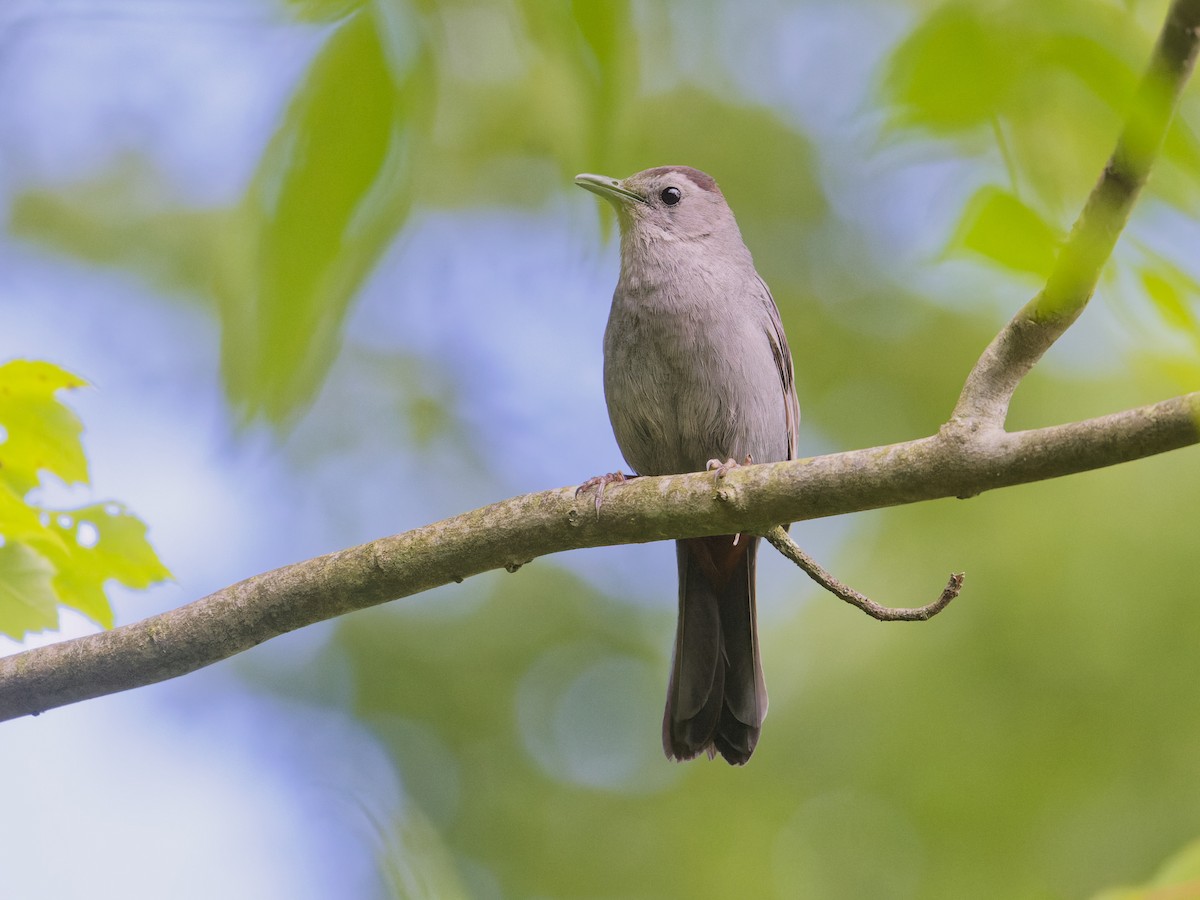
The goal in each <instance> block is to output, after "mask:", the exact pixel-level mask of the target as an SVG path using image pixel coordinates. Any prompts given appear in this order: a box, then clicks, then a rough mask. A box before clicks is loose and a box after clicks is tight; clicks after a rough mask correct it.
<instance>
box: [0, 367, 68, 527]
mask: <svg viewBox="0 0 1200 900" xmlns="http://www.w3.org/2000/svg"><path fill="white" fill-rule="evenodd" d="M86 384H87V382H86V381H84V380H83V379H82V378H79V377H78V376H76V375H72V374H71V373H70V372H67V371H64V370H63V369H60V368H59V367H58V366H55V365H52V364H51V363H48V362H39V361H34V360H26V359H17V360H12V361H11V362H7V363H5V364H3V365H0V429H2V433H0V481H4V482H6V483H7V485H8V487H9V488H10V489H11V490H12V491H13V492H15V493H16V494H17V495H18V496H21V497H23V496H24V495H25V494H26V493H27V492H28V491H29V490H30V489H31V488H32V487H33V486H34V485H36V484H37V483H38V479H39V473H41V472H50V473H51V474H53V475H57V476H58V477H59V478H61V479H62V480H63V481H65V482H66V483H67V484H74V483H86V482H87V479H88V473H87V459H86V458H85V457H84V455H83V445H82V444H81V443H80V440H79V435H80V434H81V433H82V431H83V425H82V424H81V423H80V421H79V419H78V417H77V416H76V415H75V414H74V413H73V412H71V410H70V409H68V408H67V407H66V406H64V405H63V404H61V403H60V402H59V401H58V400H57V399H56V398H55V394H56V393H57V392H58V391H60V390H63V389H65V388H78V387H83V386H84V385H86ZM3 521H4V520H3V519H0V524H2V523H3Z"/></svg>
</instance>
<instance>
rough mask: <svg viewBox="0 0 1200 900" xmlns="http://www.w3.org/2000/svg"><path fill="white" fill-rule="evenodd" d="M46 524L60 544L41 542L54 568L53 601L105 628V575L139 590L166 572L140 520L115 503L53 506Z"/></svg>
mask: <svg viewBox="0 0 1200 900" xmlns="http://www.w3.org/2000/svg"><path fill="white" fill-rule="evenodd" d="M51 528H52V529H53V531H54V532H55V533H56V535H57V536H58V538H59V546H60V547H61V548H62V549H61V550H59V549H55V548H53V547H46V548H45V552H46V555H47V557H48V558H49V559H50V560H51V562H53V563H54V567H55V570H56V574H55V577H54V589H55V591H56V592H57V594H58V597H59V601H60V602H61V603H62V605H63V606H68V607H70V608H71V609H75V610H78V611H79V612H81V613H83V614H84V615H85V616H87V617H88V618H89V619H92V620H93V621H95V622H98V623H99V624H101V625H103V626H104V627H105V628H111V627H112V624H113V621H112V618H113V617H112V608H111V606H110V605H109V603H108V598H107V597H106V596H105V594H104V586H105V583H106V582H107V581H109V580H110V579H112V580H115V581H117V582H119V583H120V584H123V585H124V586H125V587H128V588H133V589H135V590H143V589H145V588H148V587H150V585H152V584H154V583H156V582H160V581H165V580H167V579H169V578H170V577H171V573H170V571H169V570H168V569H167V567H166V566H164V565H163V564H162V562H161V561H160V560H159V558H158V555H157V554H156V553H155V552H154V548H152V547H151V546H150V543H149V541H147V540H146V525H145V523H143V522H142V521H141V520H140V519H138V518H137V517H136V516H134V515H131V514H130V513H129V511H128V510H126V509H125V508H124V507H123V506H122V505H121V504H119V503H112V502H110V503H95V504H91V505H89V506H81V507H79V508H77V509H71V510H58V511H56V512H55V514H54V516H53V518H52V525H51Z"/></svg>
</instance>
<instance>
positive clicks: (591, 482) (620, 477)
mask: <svg viewBox="0 0 1200 900" xmlns="http://www.w3.org/2000/svg"><path fill="white" fill-rule="evenodd" d="M636 477H637V476H636V475H626V474H625V473H624V472H609V473H608V474H606V475H597V476H596V477H595V478H589V479H588V480H587V481H585V482H584V483H583V484H581V485H580V486H579V487H577V488H575V496H576V497H578V496H579V495H580V494H585V493H587V492H588V491H590V490H595V491H596V512H600V505H601V504H602V503H603V502H604V489H605V488H606V487H608V486H609V485H610V484H624V483H625V482H626V481H629V479H631V478H636Z"/></svg>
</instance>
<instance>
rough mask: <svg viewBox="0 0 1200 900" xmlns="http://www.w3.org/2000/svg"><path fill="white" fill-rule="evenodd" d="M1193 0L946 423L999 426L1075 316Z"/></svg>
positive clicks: (1189, 22) (1153, 118)
mask: <svg viewBox="0 0 1200 900" xmlns="http://www.w3.org/2000/svg"><path fill="white" fill-rule="evenodd" d="M1198 26H1200V0H1175V2H1174V3H1172V4H1171V8H1170V10H1169V11H1168V13H1167V19H1166V22H1165V23H1164V24H1163V28H1162V31H1161V32H1160V33H1159V36H1158V41H1157V42H1156V43H1155V45H1154V52H1153V54H1152V55H1151V58H1150V64H1149V66H1148V67H1147V69H1146V73H1145V74H1144V75H1143V76H1142V80H1141V83H1140V85H1139V86H1138V90H1137V93H1136V94H1135V96H1134V99H1133V106H1132V108H1131V110H1130V113H1129V116H1128V119H1127V120H1126V122H1125V126H1124V128H1123V129H1122V131H1121V136H1120V138H1119V139H1118V140H1117V146H1116V149H1115V150H1114V151H1113V154H1112V156H1111V157H1110V158H1109V161H1108V165H1107V166H1105V167H1104V173H1103V174H1102V175H1101V176H1100V180H1099V181H1098V182H1097V183H1096V186H1095V187H1094V188H1093V189H1092V193H1091V195H1090V196H1089V197H1088V200H1087V203H1086V205H1085V206H1084V208H1083V212H1082V213H1080V215H1079V218H1078V219H1077V220H1076V222H1075V226H1074V227H1073V228H1072V229H1071V234H1070V236H1069V237H1068V238H1067V241H1066V243H1065V244H1064V245H1063V248H1062V250H1061V251H1060V252H1059V255H1058V259H1057V260H1056V261H1055V265H1054V269H1053V270H1052V271H1051V273H1050V277H1049V278H1048V279H1047V281H1046V286H1045V288H1043V289H1042V291H1041V293H1039V294H1038V295H1037V296H1036V297H1034V298H1033V299H1032V300H1030V301H1029V302H1028V303H1027V304H1026V305H1025V306H1024V307H1022V308H1021V310H1020V311H1019V312H1018V313H1017V314H1016V315H1015V316H1013V318H1012V320H1011V321H1010V322H1009V323H1008V324H1007V325H1006V326H1005V327H1004V328H1003V329H1002V330H1001V331H1000V333H999V334H997V335H996V337H995V338H994V339H993V340H992V342H991V343H990V344H989V345H988V347H987V349H986V350H984V351H983V355H982V356H980V358H979V361H978V362H977V363H976V364H975V368H974V369H972V370H971V373H970V375H968V376H967V381H966V384H965V385H964V386H963V390H962V394H961V395H960V397H959V399H958V404H957V405H956V406H955V408H954V413H953V415H952V416H951V419H950V421H951V422H954V423H957V424H958V425H960V426H963V427H982V428H1003V426H1004V420H1005V418H1006V417H1007V415H1008V404H1009V402H1010V401H1011V400H1012V395H1013V392H1014V391H1016V389H1017V385H1018V384H1020V383H1021V379H1023V378H1024V377H1025V376H1026V375H1027V374H1028V373H1029V370H1030V369H1032V368H1033V366H1034V365H1035V364H1036V363H1037V361H1038V360H1039V359H1041V358H1042V355H1043V354H1044V353H1045V352H1046V351H1047V350H1049V349H1050V347H1051V345H1052V344H1053V343H1054V342H1055V341H1057V340H1058V339H1059V338H1060V337H1061V336H1062V335H1063V333H1064V332H1065V331H1066V330H1067V328H1068V327H1069V326H1070V325H1071V323H1072V322H1074V321H1075V320H1076V319H1077V318H1079V314H1080V313H1082V312H1083V310H1084V307H1086V306H1087V303H1088V300H1090V299H1091V296H1092V292H1093V291H1094V290H1095V289H1096V282H1097V281H1098V280H1099V278H1100V271H1101V270H1102V269H1103V268H1104V264H1105V262H1107V260H1108V258H1109V256H1110V255H1111V254H1112V250H1113V247H1114V246H1115V245H1116V242H1117V237H1118V236H1119V235H1120V233H1121V230H1122V229H1123V228H1124V227H1125V222H1126V221H1127V220H1128V218H1129V213H1130V212H1131V211H1132V209H1133V206H1134V203H1136V202H1137V199H1138V195H1139V194H1140V193H1141V190H1142V187H1143V186H1144V185H1145V184H1146V179H1147V178H1148V177H1149V175H1150V168H1151V165H1152V164H1153V162H1154V159H1155V157H1156V156H1157V155H1158V151H1159V148H1160V147H1161V146H1162V142H1163V138H1164V137H1165V136H1166V133H1167V128H1168V127H1169V126H1170V123H1171V118H1172V115H1173V114H1174V111H1175V106H1176V103H1177V102H1178V100H1179V95H1180V92H1181V91H1182V90H1183V86H1184V85H1185V84H1186V83H1187V80H1188V76H1189V75H1190V74H1191V72H1192V67H1193V66H1194V64H1195V61H1196V48H1197V44H1198V42H1200V29H1198Z"/></svg>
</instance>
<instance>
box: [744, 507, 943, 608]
mask: <svg viewBox="0 0 1200 900" xmlns="http://www.w3.org/2000/svg"><path fill="white" fill-rule="evenodd" d="M764 537H765V538H766V539H767V540H768V541H770V542H771V545H772V546H773V547H774V548H775V549H776V550H778V551H779V552H780V553H782V554H783V555H784V556H786V557H787V558H788V559H790V560H791V561H792V562H794V563H795V564H796V565H798V566H799V567H800V568H801V569H803V570H804V572H805V574H806V575H808V577H809V578H811V579H812V580H813V581H815V582H816V583H817V584H819V585H820V586H821V587H823V588H825V590H827V591H829V593H831V594H833V595H834V596H835V597H838V598H840V599H842V600H844V601H846V602H847V603H849V604H850V605H851V606H857V607H858V608H859V609H861V610H862V611H863V612H865V613H866V614H867V615H868V616H870V617H871V618H872V619H878V620H879V621H880V622H926V621H928V620H929V619H932V618H933V617H934V616H936V615H937V614H938V613H940V612H941V611H942V610H943V609H945V608H946V607H947V606H949V605H950V601H951V600H953V599H954V598H955V597H957V596H958V594H959V592H960V591H961V590H962V586H963V578H964V577H965V576H964V575H963V573H962V572H955V573H954V574H953V575H951V576H950V580H949V581H948V582H946V588H945V590H943V591H942V595H941V596H940V597H938V598H937V599H936V600H934V601H933V602H932V603H929V604H926V605H925V606H917V607H912V608H909V609H897V608H895V607H891V606H881V605H880V604H878V603H876V602H875V601H874V600H872V599H871V598H870V597H867V596H866V595H864V594H860V593H859V592H858V591H856V590H855V589H854V588H852V587H850V586H849V585H845V584H842V583H841V582H840V581H838V580H837V579H836V578H834V577H833V576H832V575H831V574H830V573H829V572H827V571H826V570H825V569H824V568H822V567H821V564H820V563H818V562H817V561H816V560H815V559H813V558H812V557H811V556H809V555H808V554H807V553H805V552H804V551H803V550H801V549H800V547H799V546H798V545H797V544H796V542H795V541H793V540H792V538H791V536H790V535H789V534H788V533H787V532H786V531H785V530H784V529H783V528H782V527H778V528H772V529H771V530H770V531H768V532H767V533H766V534H765V535H764Z"/></svg>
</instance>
